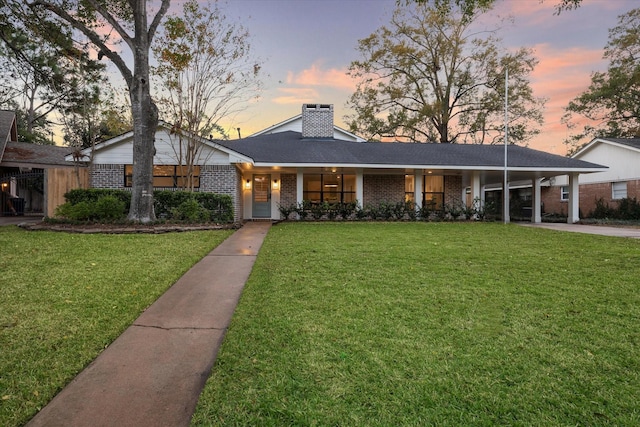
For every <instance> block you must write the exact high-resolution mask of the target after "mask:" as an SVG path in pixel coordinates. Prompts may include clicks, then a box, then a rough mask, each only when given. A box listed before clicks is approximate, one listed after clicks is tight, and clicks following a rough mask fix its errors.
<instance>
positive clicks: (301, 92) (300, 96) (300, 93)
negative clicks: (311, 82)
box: [271, 87, 318, 105]
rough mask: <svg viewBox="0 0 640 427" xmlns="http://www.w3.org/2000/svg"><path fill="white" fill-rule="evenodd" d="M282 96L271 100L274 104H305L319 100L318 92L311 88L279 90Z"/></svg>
mask: <svg viewBox="0 0 640 427" xmlns="http://www.w3.org/2000/svg"><path fill="white" fill-rule="evenodd" d="M278 93H279V94H280V95H278V96H275V97H274V98H273V99H271V102H273V103H274V104H300V105H302V104H304V103H305V102H313V101H314V100H316V99H318V91H316V90H315V89H311V88H294V87H288V88H279V89H278Z"/></svg>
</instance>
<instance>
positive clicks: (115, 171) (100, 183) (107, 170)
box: [90, 165, 124, 189]
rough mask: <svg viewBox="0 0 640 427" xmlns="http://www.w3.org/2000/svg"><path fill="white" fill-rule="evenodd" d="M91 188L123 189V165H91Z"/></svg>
mask: <svg viewBox="0 0 640 427" xmlns="http://www.w3.org/2000/svg"><path fill="white" fill-rule="evenodd" d="M90 185H91V188H120V189H124V165H92V166H91V177H90Z"/></svg>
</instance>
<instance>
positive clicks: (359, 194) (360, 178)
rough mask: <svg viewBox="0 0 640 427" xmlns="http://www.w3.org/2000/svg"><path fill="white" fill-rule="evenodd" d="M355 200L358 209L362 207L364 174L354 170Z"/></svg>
mask: <svg viewBox="0 0 640 427" xmlns="http://www.w3.org/2000/svg"><path fill="white" fill-rule="evenodd" d="M356 200H357V201H358V203H359V204H360V207H364V174H363V172H362V169H356Z"/></svg>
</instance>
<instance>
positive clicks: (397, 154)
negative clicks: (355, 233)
mask: <svg viewBox="0 0 640 427" xmlns="http://www.w3.org/2000/svg"><path fill="white" fill-rule="evenodd" d="M294 119H295V118H294ZM293 122H297V120H293V119H292V120H288V121H285V122H282V123H281V124H279V125H276V126H273V127H271V128H269V131H267V130H265V131H262V132H258V133H256V134H254V136H252V137H248V138H243V139H238V140H233V141H212V140H207V139H204V138H197V137H194V138H195V140H197V141H199V142H200V143H201V144H202V148H201V150H200V154H199V156H198V158H197V159H196V165H197V168H196V169H195V175H196V180H195V184H196V185H195V187H196V188H195V190H196V191H205V192H216V193H220V194H228V195H229V196H231V198H232V199H233V203H234V207H235V218H236V220H247V219H279V218H280V213H279V210H278V206H279V205H293V204H298V203H301V202H302V201H303V200H306V201H311V202H322V201H328V202H351V201H358V202H359V203H360V205H361V206H366V205H369V204H377V203H379V202H383V201H385V202H398V201H405V200H412V201H415V203H416V205H417V206H418V207H420V206H423V205H425V204H428V205H430V206H432V207H433V208H441V207H442V206H443V205H445V204H446V205H455V204H463V203H465V202H468V201H469V200H471V201H472V200H474V199H478V200H482V199H483V195H484V191H483V188H484V187H485V186H487V185H490V184H494V183H500V182H502V179H503V175H504V147H503V146H492V145H461V144H435V143H434V144H411V143H377V142H356V141H355V140H345V139H341V138H337V137H336V136H338V137H342V138H346V137H348V136H349V135H348V133H345V132H344V131H341V132H338V135H336V127H335V126H334V125H333V106H332V105H325V104H305V105H303V106H302V114H301V115H300V120H299V122H300V131H295V130H290V129H288V128H287V126H288V125H290V124H292V123H293ZM179 136H181V137H182V139H184V138H185V137H187V136H186V135H180V134H176V133H172V131H171V126H170V125H168V124H166V123H160V126H159V127H158V130H157V132H156V138H155V148H156V154H155V157H154V186H155V187H156V188H162V189H175V188H178V186H179V183H180V182H181V181H182V180H184V176H182V172H181V168H180V167H179V161H178V160H177V159H179V158H180V156H179V155H178V153H179V151H180V150H179V141H180V138H179ZM351 136H352V137H353V135H351ZM132 146H133V132H128V133H126V134H123V135H121V136H118V137H116V138H112V139H110V140H108V141H105V142H103V143H101V144H98V145H97V146H96V147H95V150H94V152H93V162H92V173H91V186H92V187H96V188H123V189H126V188H130V186H131V176H132V163H133V150H132ZM81 154H82V155H83V156H85V157H84V158H86V159H88V158H89V155H90V151H89V150H84V151H83V152H82V153H81ZM67 160H68V161H72V160H73V156H71V155H69V156H67ZM603 170H605V168H604V167H603V166H600V165H597V164H594V163H588V162H584V161H580V160H576V159H570V158H567V157H562V156H557V155H553V154H549V153H545V152H541V151H536V150H531V149H528V148H524V147H518V146H515V145H514V146H509V147H508V174H509V180H515V181H522V180H527V181H528V182H529V183H530V185H532V186H533V188H534V190H533V194H534V197H537V200H539V196H540V179H541V178H543V177H552V176H558V175H567V174H568V175H570V176H571V177H572V178H571V179H572V183H574V184H575V183H577V177H578V175H580V174H585V173H592V172H599V171H603ZM577 191H578V188H577V185H573V186H572V191H571V192H570V193H571V200H572V201H573V202H575V204H576V205H575V206H573V211H572V212H573V213H574V215H573V216H570V218H569V221H570V222H575V221H577V220H578V217H577V212H578V206H577V200H578V193H577ZM535 205H536V204H534V206H535ZM537 205H538V206H539V205H540V203H537ZM540 214H541V212H540V209H533V212H532V220H533V221H535V222H539V221H540Z"/></svg>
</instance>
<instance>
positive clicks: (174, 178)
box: [124, 165, 200, 188]
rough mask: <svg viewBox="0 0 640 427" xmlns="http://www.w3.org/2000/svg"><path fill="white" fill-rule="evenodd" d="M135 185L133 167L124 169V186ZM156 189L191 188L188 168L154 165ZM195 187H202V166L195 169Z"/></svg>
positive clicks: (126, 166) (154, 185) (127, 166)
mask: <svg viewBox="0 0 640 427" xmlns="http://www.w3.org/2000/svg"><path fill="white" fill-rule="evenodd" d="M132 184H133V165H125V167H124V185H125V187H131V186H132ZM153 187H154V188H189V187H191V186H190V185H189V182H188V177H187V166H178V165H154V166H153ZM193 187H194V188H199V187H200V166H194V167H193Z"/></svg>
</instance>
